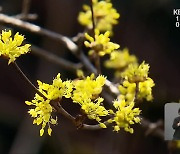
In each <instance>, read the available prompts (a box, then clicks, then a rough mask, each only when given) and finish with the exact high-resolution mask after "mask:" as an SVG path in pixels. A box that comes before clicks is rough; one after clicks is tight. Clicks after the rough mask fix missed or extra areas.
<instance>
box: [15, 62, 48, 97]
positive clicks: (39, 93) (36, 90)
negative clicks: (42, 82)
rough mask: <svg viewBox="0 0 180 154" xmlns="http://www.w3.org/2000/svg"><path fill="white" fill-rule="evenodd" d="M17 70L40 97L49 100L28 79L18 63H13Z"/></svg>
mask: <svg viewBox="0 0 180 154" xmlns="http://www.w3.org/2000/svg"><path fill="white" fill-rule="evenodd" d="M13 64H14V66H15V68H16V70H17V71H18V72H19V74H20V75H21V76H22V77H23V79H24V80H25V81H26V82H27V83H28V84H29V85H30V86H31V87H32V88H33V89H34V91H35V92H36V93H37V94H38V95H40V96H41V97H43V98H44V99H47V98H46V96H44V95H43V94H42V93H41V92H40V91H39V90H38V89H37V88H36V86H35V85H34V84H33V83H32V82H31V81H30V80H29V79H28V77H27V76H26V75H25V74H24V73H23V71H22V70H21V68H20V67H19V66H18V64H17V63H16V62H14V63H13Z"/></svg>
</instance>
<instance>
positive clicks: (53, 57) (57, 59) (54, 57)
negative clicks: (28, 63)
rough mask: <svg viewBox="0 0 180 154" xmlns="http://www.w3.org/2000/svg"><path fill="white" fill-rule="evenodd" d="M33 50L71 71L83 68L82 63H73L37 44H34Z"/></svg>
mask: <svg viewBox="0 0 180 154" xmlns="http://www.w3.org/2000/svg"><path fill="white" fill-rule="evenodd" d="M31 50H32V51H31V52H32V53H33V54H35V55H38V56H40V57H42V58H44V59H46V60H48V61H50V62H52V63H54V64H57V65H59V66H61V67H62V68H63V69H66V70H69V71H72V72H76V71H77V69H80V68H82V64H75V63H72V62H70V61H68V60H65V59H63V58H61V57H58V56H57V55H55V54H52V53H51V52H48V51H46V50H44V49H41V48H39V47H37V46H35V45H32V46H31Z"/></svg>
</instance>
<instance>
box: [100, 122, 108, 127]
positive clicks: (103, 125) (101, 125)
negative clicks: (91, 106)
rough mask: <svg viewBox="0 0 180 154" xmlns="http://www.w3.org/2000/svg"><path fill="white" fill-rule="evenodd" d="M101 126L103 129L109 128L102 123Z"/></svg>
mask: <svg viewBox="0 0 180 154" xmlns="http://www.w3.org/2000/svg"><path fill="white" fill-rule="evenodd" d="M99 126H100V127H101V128H107V127H106V125H105V124H104V123H100V124H99Z"/></svg>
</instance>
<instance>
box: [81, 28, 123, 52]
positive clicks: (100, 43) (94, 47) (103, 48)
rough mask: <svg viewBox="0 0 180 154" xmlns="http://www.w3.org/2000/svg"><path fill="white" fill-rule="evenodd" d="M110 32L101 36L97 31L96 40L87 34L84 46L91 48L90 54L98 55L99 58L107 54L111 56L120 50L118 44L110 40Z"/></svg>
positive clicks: (96, 30)
mask: <svg viewBox="0 0 180 154" xmlns="http://www.w3.org/2000/svg"><path fill="white" fill-rule="evenodd" d="M109 35H110V32H109V31H107V32H105V33H104V34H100V32H99V30H98V29H95V37H94V38H95V39H94V38H93V37H91V36H90V35H88V34H87V33H85V37H86V39H87V40H88V41H89V42H88V41H85V42H84V44H85V46H86V47H89V48H91V50H90V52H89V54H90V55H92V54H93V53H98V55H99V56H104V55H105V54H110V53H111V52H112V51H114V50H116V49H118V48H119V47H120V46H119V45H118V44H116V43H113V42H110V38H109Z"/></svg>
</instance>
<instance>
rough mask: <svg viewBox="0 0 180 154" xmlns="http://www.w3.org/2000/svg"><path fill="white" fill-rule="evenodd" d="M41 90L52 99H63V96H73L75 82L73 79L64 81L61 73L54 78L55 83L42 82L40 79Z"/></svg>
mask: <svg viewBox="0 0 180 154" xmlns="http://www.w3.org/2000/svg"><path fill="white" fill-rule="evenodd" d="M38 85H39V91H40V92H41V93H42V94H43V95H44V96H46V97H47V98H48V99H50V100H56V99H61V98H62V96H64V97H66V98H70V97H71V92H72V90H73V83H72V82H71V81H64V82H63V81H62V80H61V78H60V73H58V75H57V76H56V78H55V79H54V80H53V84H52V85H49V84H47V83H42V82H41V81H39V80H38Z"/></svg>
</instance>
